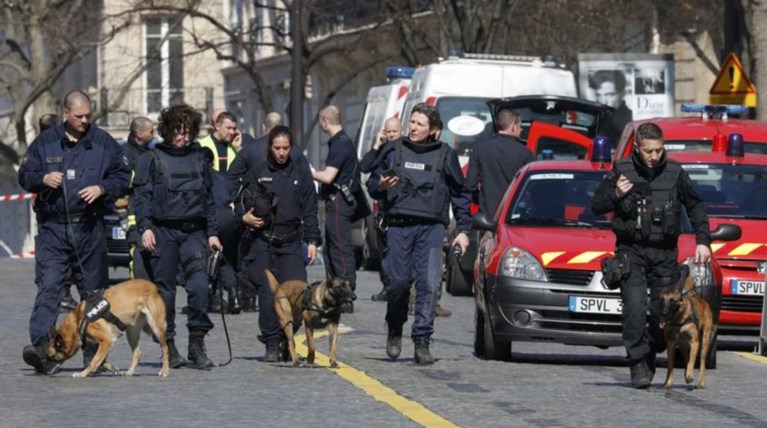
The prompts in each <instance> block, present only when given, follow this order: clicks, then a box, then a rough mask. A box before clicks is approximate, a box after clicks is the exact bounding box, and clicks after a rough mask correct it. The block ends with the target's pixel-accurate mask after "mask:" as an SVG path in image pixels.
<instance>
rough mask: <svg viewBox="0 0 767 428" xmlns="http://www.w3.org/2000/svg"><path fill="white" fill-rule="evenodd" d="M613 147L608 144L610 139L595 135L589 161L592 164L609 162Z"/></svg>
mask: <svg viewBox="0 0 767 428" xmlns="http://www.w3.org/2000/svg"><path fill="white" fill-rule="evenodd" d="M612 150H613V147H612V145H611V144H610V139H609V138H607V137H603V136H601V135H597V136H596V137H594V146H593V147H592V148H591V161H592V162H610V161H611V160H612V158H613V156H612Z"/></svg>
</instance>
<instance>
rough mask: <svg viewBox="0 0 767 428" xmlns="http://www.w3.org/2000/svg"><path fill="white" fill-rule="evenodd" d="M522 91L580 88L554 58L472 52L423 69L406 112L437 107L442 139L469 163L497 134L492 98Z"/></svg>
mask: <svg viewBox="0 0 767 428" xmlns="http://www.w3.org/2000/svg"><path fill="white" fill-rule="evenodd" d="M519 95H560V96H566V97H573V98H575V97H577V96H578V91H577V87H576V84H575V76H574V75H573V73H572V72H571V71H570V70H567V69H565V68H563V66H560V65H557V64H556V63H554V62H553V61H548V60H547V61H544V60H542V59H541V58H539V57H531V56H512V55H490V54H468V53H467V54H463V56H462V57H457V56H451V57H448V58H447V59H446V60H442V61H440V62H438V63H434V64H429V65H426V66H424V67H420V68H418V69H417V70H416V71H415V73H414V74H413V78H412V81H411V82H410V90H409V91H408V93H407V97H406V99H405V105H404V107H403V110H402V115H404V116H408V115H409V112H410V111H411V110H412V109H413V107H414V106H415V105H416V104H418V103H422V102H427V103H429V104H432V105H434V106H436V107H437V110H439V113H440V117H441V119H442V122H443V125H444V128H443V130H442V134H441V135H440V140H442V141H444V142H446V143H448V144H449V145H450V146H451V147H453V148H454V149H456V151H458V155H459V156H460V157H461V165H465V164H466V163H467V162H468V159H469V158H468V157H469V156H470V155H471V151H472V149H473V147H474V145H475V144H476V143H477V142H479V141H483V140H487V139H488V138H489V137H490V136H492V135H493V134H494V133H495V130H494V129H493V121H492V116H491V114H490V109H489V107H488V105H487V102H488V101H490V100H492V99H496V98H506V97H515V96H519ZM404 125H405V127H407V126H408V123H407V121H405V122H404Z"/></svg>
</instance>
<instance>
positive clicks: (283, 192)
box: [236, 158, 322, 246]
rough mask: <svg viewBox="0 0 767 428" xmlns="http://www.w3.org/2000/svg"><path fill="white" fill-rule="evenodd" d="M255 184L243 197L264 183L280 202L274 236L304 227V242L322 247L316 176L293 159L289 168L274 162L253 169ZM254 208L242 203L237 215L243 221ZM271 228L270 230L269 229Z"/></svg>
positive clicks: (239, 204) (237, 208)
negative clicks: (248, 211)
mask: <svg viewBox="0 0 767 428" xmlns="http://www.w3.org/2000/svg"><path fill="white" fill-rule="evenodd" d="M251 172H252V176H253V177H254V178H253V180H252V181H251V182H250V183H248V184H247V186H246V187H245V189H244V190H243V193H244V192H245V191H247V188H248V187H250V186H255V184H254V183H256V182H260V183H261V184H262V185H263V186H264V187H266V189H267V191H268V192H270V193H271V194H272V195H274V197H275V198H276V205H277V206H276V212H275V216H274V220H273V222H272V224H273V230H272V231H273V232H274V233H277V234H280V235H286V234H290V233H293V232H294V231H296V230H297V229H299V228H300V227H301V225H302V224H303V226H304V240H305V241H306V242H310V243H314V244H316V245H317V246H320V245H322V235H321V233H320V228H319V221H318V219H317V192H316V190H315V187H314V180H313V179H312V173H311V171H310V170H309V168H308V167H307V166H306V165H300V164H298V163H295V162H293V160H292V159H291V160H290V161H288V162H287V163H286V164H285V165H277V163H275V162H274V161H273V160H272V159H271V158H269V159H268V160H266V161H264V162H261V163H260V164H258V165H256V166H255V167H254V168H252V169H251ZM248 209H250V207H244V206H243V204H241V203H238V204H237V207H236V214H237V216H238V218H242V216H243V215H244V214H245V212H246V211H247V210H248ZM269 227H270V226H267V228H269Z"/></svg>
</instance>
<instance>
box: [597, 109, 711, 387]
mask: <svg viewBox="0 0 767 428" xmlns="http://www.w3.org/2000/svg"><path fill="white" fill-rule="evenodd" d="M663 144H664V139H663V131H662V130H661V129H660V128H659V127H658V126H657V125H656V124H654V123H645V124H643V125H641V126H639V128H638V129H637V132H636V143H635V145H634V152H633V153H632V155H631V158H629V159H622V160H619V161H617V162H616V163H615V165H614V166H613V171H612V172H610V173H609V174H608V175H607V176H606V177H605V181H604V182H603V183H602V184H601V185H600V186H599V188H598V189H597V191H596V193H595V194H594V198H593V200H592V211H593V212H594V214H604V213H607V212H614V217H613V222H612V228H613V232H614V233H615V237H616V246H617V249H616V251H615V254H616V256H617V257H618V258H624V257H626V258H627V259H628V260H629V265H630V267H629V272H628V274H627V275H624V277H623V281H622V283H621V298H622V300H623V313H622V321H623V343H624V346H625V347H626V352H627V354H628V358H629V361H630V364H631V383H632V384H633V386H634V387H635V388H637V389H640V388H647V387H648V386H649V385H650V383H651V382H652V378H653V375H654V374H655V354H656V353H658V352H663V350H664V348H665V341H664V339H663V337H662V332H661V331H660V328H659V326H658V319H659V311H660V307H659V302H658V296H659V289H660V287H663V286H668V285H671V284H673V283H674V282H676V281H677V279H678V277H679V265H678V261H677V260H678V249H677V241H678V238H679V233H680V231H681V224H682V211H681V210H682V207H684V208H685V209H686V210H687V214H688V217H689V218H690V221H691V223H692V225H693V228H694V230H695V240H696V242H697V244H698V245H697V247H696V249H695V263H708V262H709V261H710V260H711V250H710V248H709V245H710V244H711V235H710V230H709V224H708V217H707V216H706V211H705V205H704V203H703V201H702V200H701V198H700V196H698V193H697V192H696V191H695V189H694V188H693V186H692V181H691V180H690V177H689V175H687V172H686V171H685V170H683V169H682V168H681V167H680V166H679V164H677V163H676V162H674V161H671V160H669V159H668V158H667V156H666V152H665V150H664V148H663ZM648 287H649V288H650V308H649V309H650V316H649V319H648V318H647V315H646V314H647V309H648V308H647V289H648ZM648 323H649V329H648V326H647V324H648Z"/></svg>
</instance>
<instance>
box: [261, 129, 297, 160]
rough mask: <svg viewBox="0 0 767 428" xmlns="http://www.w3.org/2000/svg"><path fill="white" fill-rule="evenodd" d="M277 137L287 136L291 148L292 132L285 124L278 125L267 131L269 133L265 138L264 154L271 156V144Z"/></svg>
mask: <svg viewBox="0 0 767 428" xmlns="http://www.w3.org/2000/svg"><path fill="white" fill-rule="evenodd" d="M277 137H287V139H288V142H289V143H290V148H291V149H292V148H293V134H292V133H291V132H290V128H288V127H287V126H285V125H278V126H275V127H274V128H272V130H271V131H269V135H268V137H267V138H266V156H267V157H271V156H272V150H271V148H272V145H273V144H274V139H275V138H277Z"/></svg>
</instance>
